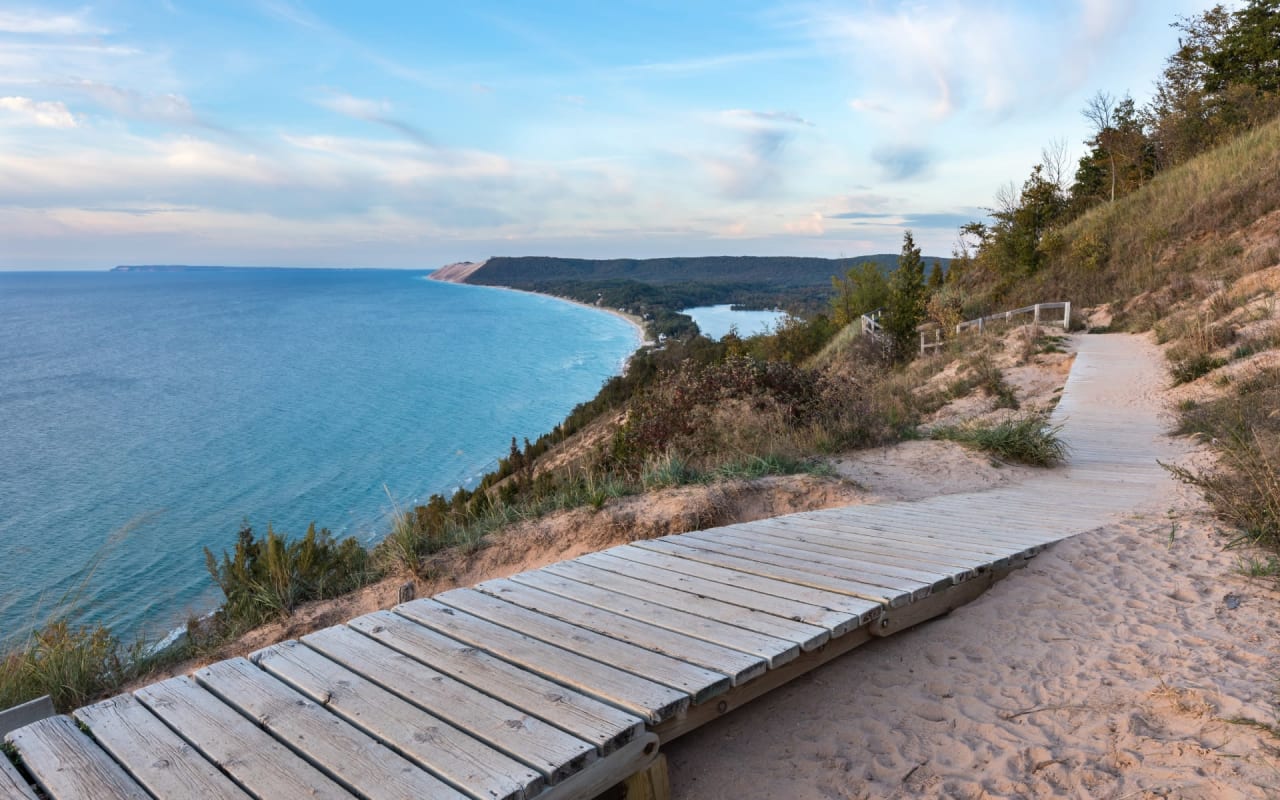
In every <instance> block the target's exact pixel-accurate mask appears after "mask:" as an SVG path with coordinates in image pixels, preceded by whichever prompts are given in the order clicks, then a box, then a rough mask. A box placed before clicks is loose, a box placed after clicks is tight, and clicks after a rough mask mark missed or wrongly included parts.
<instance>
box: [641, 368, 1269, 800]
mask: <svg viewBox="0 0 1280 800" xmlns="http://www.w3.org/2000/svg"><path fill="white" fill-rule="evenodd" d="M1151 352H1152V354H1153V355H1152V357H1153V358H1158V357H1159V355H1158V352H1157V351H1155V349H1154V348H1151ZM1158 388H1159V387H1150V386H1138V385H1135V386H1134V387H1133V388H1132V392H1133V402H1135V403H1140V402H1152V398H1153V395H1156V394H1158V393H1159V392H1158ZM1153 389H1156V391H1153ZM929 444H931V443H914V444H913V445H911V446H909V447H908V448H907V449H908V450H909V449H912V448H916V449H918V450H920V452H918V453H916V455H915V456H914V457H912V458H908V459H902V460H895V459H892V458H890V459H889V460H888V462H887V463H886V465H884V466H883V467H882V468H880V469H879V470H878V471H879V472H880V474H881V477H885V486H886V489H885V490H884V491H883V492H881V493H882V494H885V495H886V496H893V497H895V499H896V498H902V499H911V498H912V497H913V496H915V495H913V494H912V492H913V491H914V490H910V489H907V490H904V489H902V488H900V487H899V488H898V489H896V490H894V489H892V484H893V481H892V480H889V478H890V477H892V475H890V473H893V474H894V475H897V476H898V477H901V474H902V473H903V472H904V470H905V472H906V473H910V472H912V471H915V472H918V473H921V474H928V472H929V469H928V465H929V463H930V462H931V460H932V459H931V455H930V453H929V452H927V450H924V449H921V448H922V447H923V446H925V445H929ZM1185 447H1186V446H1185V445H1184V450H1185ZM1182 458H1184V459H1192V460H1203V459H1204V458H1205V455H1204V454H1194V453H1185V452H1184V455H1183V456H1182ZM904 460H905V461H906V462H907V464H908V466H904V464H903V461H904ZM910 463H915V464H916V467H914V468H912V467H910V466H909V465H910ZM861 468H864V469H871V470H872V471H877V470H876V465H875V464H874V463H872V462H870V461H866V460H864V461H863V462H862V463H861ZM947 473H952V474H955V475H957V476H958V477H957V480H958V482H959V483H962V484H965V483H973V482H974V481H977V480H980V478H974V479H969V478H967V477H965V476H964V475H963V474H962V473H963V465H957V466H955V467H950V466H947V465H946V464H945V461H944V462H943V464H942V466H941V467H940V468H939V469H937V470H935V471H934V473H933V474H934V475H935V478H934V483H935V484H938V485H943V484H947V483H948V481H947V480H945V479H943V478H937V477H936V476H937V475H939V474H942V475H945V474H947ZM1002 474H1005V475H1007V474H1009V473H1002ZM908 477H909V474H908ZM1015 478H1016V476H1015ZM933 488H935V489H937V488H938V486H934V487H933ZM944 488H945V487H944ZM1226 542H1227V538H1226V534H1225V533H1223V532H1221V531H1220V530H1219V526H1218V525H1216V524H1215V522H1214V521H1213V519H1212V518H1211V517H1210V516H1209V514H1208V512H1207V509H1206V507H1205V505H1204V504H1203V502H1202V501H1201V500H1200V499H1199V498H1198V497H1197V496H1196V495H1195V494H1194V492H1192V491H1191V490H1190V489H1188V488H1187V487H1183V486H1181V485H1179V484H1177V483H1175V482H1174V481H1173V480H1172V479H1169V480H1166V481H1164V482H1163V483H1162V484H1161V485H1160V486H1159V487H1158V488H1157V490H1156V491H1155V492H1154V493H1153V494H1152V496H1151V497H1150V498H1149V502H1148V503H1147V504H1146V506H1145V507H1144V508H1142V509H1140V510H1137V511H1135V512H1134V513H1133V514H1131V515H1129V516H1127V517H1125V518H1123V519H1120V520H1119V521H1117V522H1116V523H1114V524H1111V525H1108V526H1106V527H1104V528H1101V529H1098V530H1095V531H1091V532H1088V533H1085V534H1081V535H1079V536H1076V537H1074V538H1072V539H1069V540H1066V541H1064V542H1061V543H1059V544H1057V545H1055V546H1053V547H1051V548H1050V549H1049V550H1048V551H1046V552H1044V553H1042V554H1040V555H1039V556H1037V557H1036V558H1035V559H1034V560H1032V561H1031V562H1030V564H1029V565H1028V566H1027V567H1026V568H1024V569H1021V570H1018V571H1016V572H1014V573H1013V574H1012V575H1010V576H1009V577H1008V578H1006V579H1005V580H1003V581H1001V582H1000V583H998V584H996V585H995V586H994V587H992V589H991V590H989V591H988V592H987V593H986V594H984V595H983V596H982V597H979V598H978V599H977V600H975V601H974V602H973V603H971V604H969V605H967V606H965V607H963V608H960V609H958V610H957V611H955V612H953V613H952V614H951V615H949V616H947V617H944V618H939V619H936V620H934V621H931V622H928V623H925V624H923V625H921V626H918V627H917V628H914V629H912V630H909V631H905V632H903V633H900V634H898V635H895V636H893V637H891V638H888V639H883V640H876V641H873V642H871V643H869V644H867V645H865V646H864V647H862V648H859V649H858V650H855V651H853V652H852V653H850V654H848V655H846V656H844V657H843V658H841V659H838V660H836V661H834V662H832V663H831V664H828V665H826V666H824V667H822V668H820V669H818V670H815V671H814V672H812V673H810V674H809V675H808V676H806V677H804V678H801V679H800V680H797V681H795V682H793V683H792V684H789V685H787V686H785V687H782V688H781V689H778V690H776V691H775V692H773V693H771V694H769V695H767V696H765V697H763V698H761V699H759V700H757V701H756V702H755V703H753V704H751V705H749V706H747V707H745V708H743V709H740V710H738V711H736V712H734V713H733V714H730V715H728V716H727V717H725V718H724V719H721V720H718V721H717V722H715V723H712V724H710V725H707V726H705V727H703V728H701V729H699V730H697V731H695V732H694V733H692V734H689V735H688V736H686V737H684V738H683V739H680V740H678V741H676V742H674V743H671V744H669V745H666V746H664V751H665V752H666V753H667V755H668V757H669V758H670V761H671V776H672V785H673V797H676V798H699V799H700V800H701V799H706V800H711V799H712V798H755V797H787V798H910V797H955V798H1028V797H1029V798H1039V797H1064V798H1077V797H1079V798H1114V799H1115V800H1119V799H1120V798H1154V797H1170V798H1206V800H1207V799H1208V798H1224V799H1229V798H1268V797H1280V735H1278V733H1277V730H1280V729H1277V727H1276V726H1277V725H1278V724H1280V707H1278V706H1277V690H1278V689H1280V687H1278V686H1277V683H1276V678H1277V676H1278V675H1280V613H1277V612H1280V592H1277V591H1276V587H1275V585H1274V583H1268V582H1264V581H1260V580H1258V579H1250V578H1246V577H1244V576H1243V575H1242V574H1241V569H1240V567H1241V561H1242V558H1244V557H1245V556H1246V554H1242V553H1241V552H1239V551H1234V550H1232V551H1228V550H1224V549H1223V547H1224V544H1225V543H1226Z"/></svg>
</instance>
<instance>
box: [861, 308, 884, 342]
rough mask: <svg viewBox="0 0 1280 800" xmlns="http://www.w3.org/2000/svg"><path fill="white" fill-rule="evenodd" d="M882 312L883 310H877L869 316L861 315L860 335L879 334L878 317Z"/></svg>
mask: <svg viewBox="0 0 1280 800" xmlns="http://www.w3.org/2000/svg"><path fill="white" fill-rule="evenodd" d="M883 312H884V309H882V308H877V309H876V310H875V311H872V312H871V313H869V314H863V315H862V335H863V336H866V335H867V334H869V333H879V332H880V315H881V314H882V313H883Z"/></svg>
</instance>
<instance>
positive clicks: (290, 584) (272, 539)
mask: <svg viewBox="0 0 1280 800" xmlns="http://www.w3.org/2000/svg"><path fill="white" fill-rule="evenodd" d="M204 555H205V565H206V566H207V568H208V570H209V574H210V575H211V576H212V577H213V580H214V581H215V582H216V583H217V584H218V587H219V588H220V589H222V593H223V594H224V595H225V596H226V601H225V602H224V603H223V605H222V608H220V609H219V610H218V614H217V616H218V619H219V622H220V623H221V624H222V625H224V626H226V627H229V628H230V629H233V630H242V629H246V628H249V627H252V626H254V625H258V624H260V623H262V622H264V621H266V620H268V619H271V618H273V617H283V616H288V615H289V614H290V613H292V612H293V609H294V608H296V607H297V605H298V604H299V603H303V602H306V601H308V600H322V599H325V598H329V597H336V596H337V595H340V594H343V593H345V592H349V591H352V590H354V589H357V588H359V587H361V586H363V585H365V584H367V583H368V582H369V581H370V580H372V579H373V578H374V577H375V574H374V571H373V569H372V567H371V564H370V561H369V553H368V551H366V550H365V549H364V548H363V547H361V546H360V543H359V542H357V541H356V540H355V539H351V538H346V539H342V540H341V541H335V540H334V538H333V536H332V534H330V533H329V531H328V530H327V529H321V530H320V531H317V530H316V527H315V525H314V524H312V525H311V526H310V527H308V528H307V533H306V535H305V536H303V537H302V538H301V539H292V540H290V539H288V538H286V537H285V536H282V535H280V534H277V533H276V532H275V531H274V530H272V528H271V527H270V526H268V527H267V535H266V538H264V539H261V540H258V539H256V538H255V537H254V534H253V528H252V527H250V526H249V525H245V526H244V527H242V528H241V529H240V532H239V534H238V536H237V540H236V545H235V549H234V550H233V552H232V553H231V554H227V553H225V552H224V553H223V554H222V560H221V562H219V561H218V559H217V558H216V557H215V556H214V555H213V551H211V550H210V549H209V548H207V547H206V548H205V550H204Z"/></svg>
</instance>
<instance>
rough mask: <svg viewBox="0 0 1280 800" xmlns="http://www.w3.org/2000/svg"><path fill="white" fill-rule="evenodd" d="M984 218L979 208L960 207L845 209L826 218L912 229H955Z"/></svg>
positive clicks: (856, 223) (985, 213) (984, 214)
mask: <svg viewBox="0 0 1280 800" xmlns="http://www.w3.org/2000/svg"><path fill="white" fill-rule="evenodd" d="M986 218H987V212H985V211H983V210H982V209H980V208H970V209H962V210H958V211H922V212H914V213H903V214H888V213H874V212H866V211H846V212H843V213H840V214H831V215H830V216H828V217H827V219H838V220H846V221H848V222H849V223H850V224H852V225H870V226H886V225H887V226H894V227H899V226H901V227H907V228H913V229H944V230H955V229H956V228H959V227H960V226H961V225H964V224H965V223H967V222H973V221H974V220H982V219H986Z"/></svg>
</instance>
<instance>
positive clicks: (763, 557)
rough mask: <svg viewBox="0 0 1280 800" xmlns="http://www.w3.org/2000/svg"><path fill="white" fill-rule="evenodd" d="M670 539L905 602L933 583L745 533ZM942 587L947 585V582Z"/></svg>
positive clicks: (724, 531) (721, 531)
mask: <svg viewBox="0 0 1280 800" xmlns="http://www.w3.org/2000/svg"><path fill="white" fill-rule="evenodd" d="M670 538H671V539H672V540H674V541H677V542H679V543H680V544H682V545H685V546H686V547H696V548H699V549H713V550H715V551H716V552H723V553H727V554H730V555H734V556H736V557H739V558H746V559H750V560H752V561H760V562H764V563H767V564H775V565H778V566H782V567H788V568H790V569H795V570H802V571H806V572H813V573H816V574H818V575H828V576H830V577H833V578H839V579H841V580H846V581H851V582H853V583H860V584H863V585H865V586H870V587H874V588H875V590H877V591H879V592H881V593H884V595H885V596H889V597H893V596H897V595H905V596H906V597H907V598H909V600H920V599H922V598H925V597H928V596H929V592H931V591H932V590H933V584H934V583H935V582H936V581H929V582H925V581H920V580H912V579H908V578H901V577H896V576H888V575H881V574H876V573H875V572H873V571H872V570H870V569H868V568H866V567H865V566H863V565H861V564H859V563H857V562H854V561H853V560H852V559H847V558H841V557H838V556H834V555H827V556H824V557H822V558H817V557H815V554H814V553H812V552H809V551H807V550H803V549H797V548H791V547H786V546H783V545H778V544H773V543H772V542H771V541H770V540H768V539H763V540H762V539H761V538H758V537H755V536H752V535H751V534H750V533H748V532H745V531H737V530H732V529H729V528H712V529H710V530H706V531H699V532H697V533H692V534H681V535H680V537H679V538H678V539H677V538H676V537H670ZM945 585H950V581H948V582H947V583H946V584H945Z"/></svg>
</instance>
